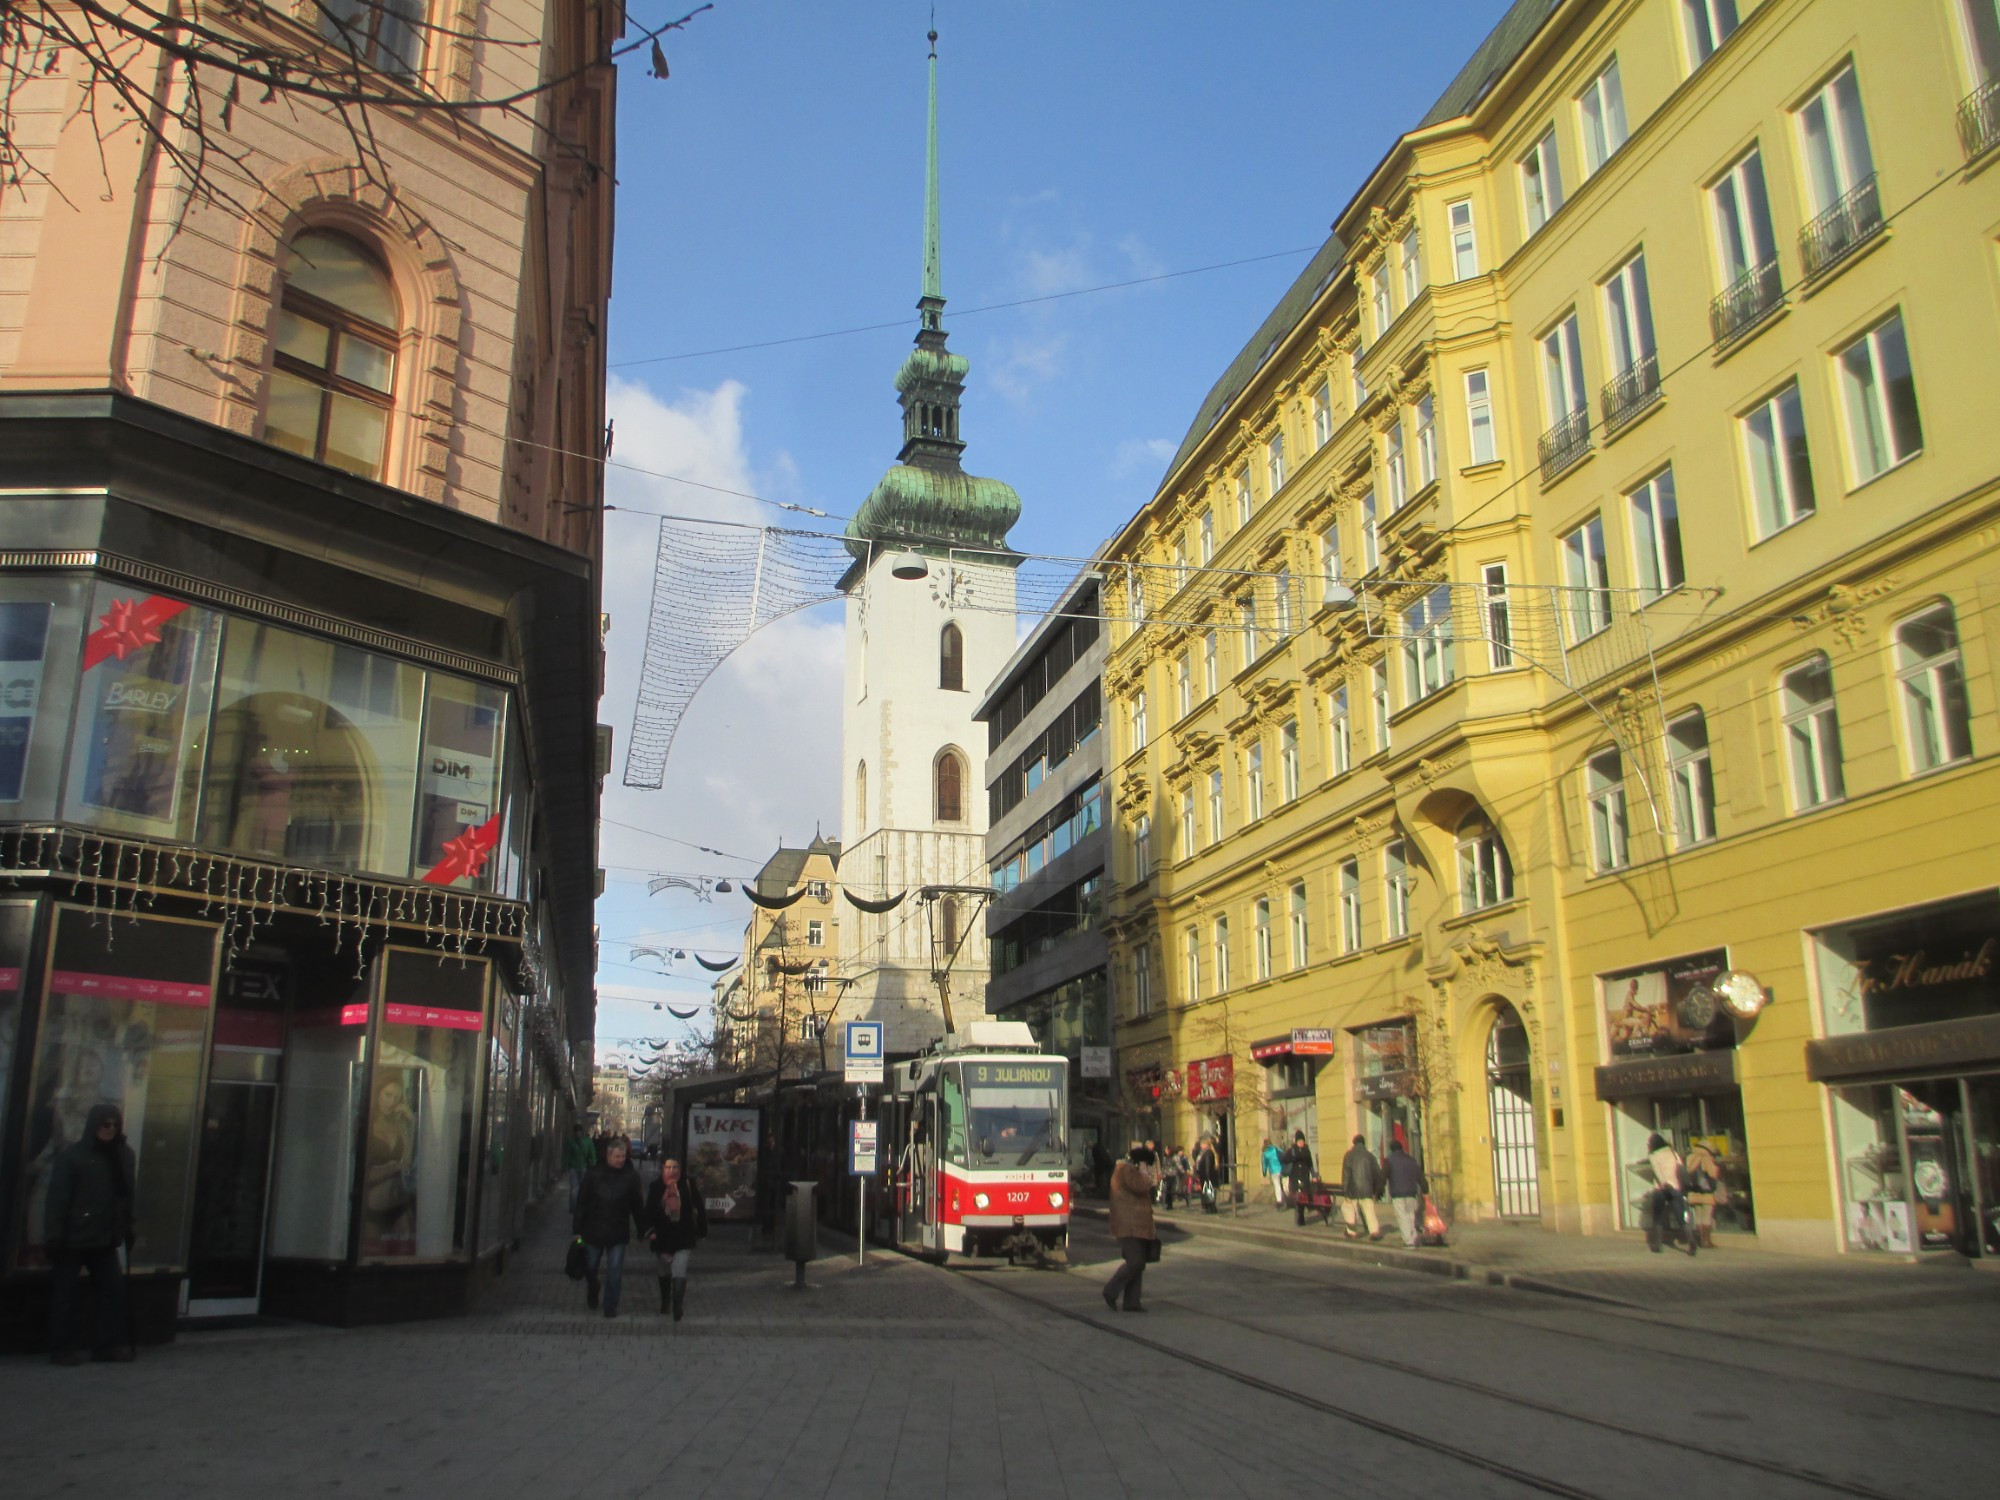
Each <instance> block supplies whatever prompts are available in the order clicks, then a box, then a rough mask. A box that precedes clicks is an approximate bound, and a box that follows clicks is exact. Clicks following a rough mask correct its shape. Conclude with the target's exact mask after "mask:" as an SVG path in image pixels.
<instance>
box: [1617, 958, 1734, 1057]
mask: <svg viewBox="0 0 2000 1500" xmlns="http://www.w3.org/2000/svg"><path fill="white" fill-rule="evenodd" d="M1728 967H1729V955H1728V954H1727V953H1725V952H1723V951H1722V950H1721V949H1716V950H1714V951H1712V952H1708V953H1697V954H1693V955H1691V956H1690V957H1687V958H1677V959H1673V960H1670V961H1669V962H1667V963H1664V964H1659V965H1657V966H1655V967H1652V968H1646V969H1627V970H1625V971H1624V972H1622V973H1618V974H1606V975H1603V976H1602V977H1601V978H1600V979H1599V980H1598V984H1599V987H1600V989H1601V991H1602V993H1603V996H1604V1024H1605V1033H1606V1035H1607V1036H1608V1038H1609V1039H1610V1043H1611V1055H1612V1056H1613V1057H1661V1056H1667V1055H1671V1054H1673V1053H1678V1052H1698V1051H1706V1050H1708V1049H1710V1048H1714V1047H1728V1046H1733V1045H1734V1043H1735V1039H1736V1031H1735V1023H1734V1022H1733V1021H1731V1020H1730V1018H1729V1013H1728V1011H1726V1010H1725V1009H1724V1008H1723V1006H1722V1004H1721V1002H1720V1001H1719V1000H1717V999H1716V996H1715V992H1714V991H1713V990H1712V989H1710V988H1709V985H1710V984H1711V982H1712V981H1713V980H1714V979H1715V977H1716V976H1717V975H1719V974H1721V973H1722V971H1723V970H1725V969H1727V968H1728Z"/></svg>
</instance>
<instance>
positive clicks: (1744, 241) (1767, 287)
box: [1708, 146, 1784, 342]
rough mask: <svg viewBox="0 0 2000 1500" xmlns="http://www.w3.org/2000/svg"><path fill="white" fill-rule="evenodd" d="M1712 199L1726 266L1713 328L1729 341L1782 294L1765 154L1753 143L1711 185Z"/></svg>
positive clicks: (1717, 244) (1718, 253)
mask: <svg viewBox="0 0 2000 1500" xmlns="http://www.w3.org/2000/svg"><path fill="white" fill-rule="evenodd" d="M1708 203H1709V209H1710V211H1711V212H1712V213H1713V214H1714V215H1715V248H1716V257H1717V260H1718V261H1719V263H1720V265H1721V268H1722V295H1721V296H1720V297H1718V298H1717V299H1716V301H1715V306H1714V309H1713V312H1712V314H1711V320H1710V321H1711V325H1712V326H1711V331H1712V332H1713V333H1714V334H1715V337H1716V339H1717V340H1718V341H1721V342H1726V341H1728V340H1729V339H1732V338H1734V337H1736V336H1737V335H1738V334H1740V333H1742V332H1744V331H1746V330H1747V329H1749V328H1750V327H1751V326H1753V325H1754V324H1756V323H1758V322H1759V321H1761V320H1762V319H1763V318H1764V317H1765V316H1766V315H1767V314H1769V313H1772V312H1775V311H1776V310H1777V308H1778V306H1779V305H1780V304H1781V302H1782V301H1783V299H1784V286H1783V282H1782V278H1781V277H1780V276H1779V274H1778V237H1777V234H1776V232H1775V231H1774V230H1773V229H1772V228H1771V200H1770V195H1769V194H1768V193H1767V192H1766V190H1765V186H1764V158H1763V155H1762V153H1761V152H1760V151H1759V150H1758V149H1757V148H1756V147H1755V146H1752V147H1751V148H1750V150H1749V151H1747V152H1746V153H1744V155H1743V156H1741V157H1739V158H1738V159H1737V161H1736V163H1735V164H1734V165H1733V166H1731V167H1730V169H1729V170H1728V171H1727V172H1725V173H1723V174H1722V176H1721V177H1720V178H1718V179H1717V180H1716V182H1715V184H1714V185H1713V186H1712V187H1710V188H1709V190H1708Z"/></svg>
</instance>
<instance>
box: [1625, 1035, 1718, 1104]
mask: <svg viewBox="0 0 2000 1500" xmlns="http://www.w3.org/2000/svg"><path fill="white" fill-rule="evenodd" d="M1735 1087H1736V1054H1735V1052H1733V1051H1732V1050H1730V1049H1729V1048H1726V1047H1725V1048H1722V1049H1720V1050H1718V1051H1714V1052H1683V1053H1681V1054H1680V1055H1678V1056H1668V1057H1633V1058H1626V1059H1624V1060H1622V1061H1620V1062H1614V1063H1612V1064H1610V1065H1609V1066H1608V1067H1602V1068H1599V1069H1598V1070H1597V1097H1598V1098H1599V1099H1604V1100H1611V1099H1637V1098H1643V1097H1647V1096H1651V1095H1658V1094H1702V1093H1714V1092H1716V1091H1717V1090H1720V1089H1732V1088H1735Z"/></svg>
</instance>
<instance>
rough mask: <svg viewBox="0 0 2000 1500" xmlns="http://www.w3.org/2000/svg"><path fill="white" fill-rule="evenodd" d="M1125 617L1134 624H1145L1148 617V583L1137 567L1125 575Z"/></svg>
mask: <svg viewBox="0 0 2000 1500" xmlns="http://www.w3.org/2000/svg"><path fill="white" fill-rule="evenodd" d="M1125 618H1126V619H1128V620H1130V621H1131V622H1132V623H1133V624H1134V625H1140V624H1143V623H1144V622H1145V619H1146V584H1145V580H1144V579H1143V578H1141V577H1140V575H1139V570H1138V569H1137V568H1133V569H1131V570H1129V571H1128V572H1127V573H1126V575H1125Z"/></svg>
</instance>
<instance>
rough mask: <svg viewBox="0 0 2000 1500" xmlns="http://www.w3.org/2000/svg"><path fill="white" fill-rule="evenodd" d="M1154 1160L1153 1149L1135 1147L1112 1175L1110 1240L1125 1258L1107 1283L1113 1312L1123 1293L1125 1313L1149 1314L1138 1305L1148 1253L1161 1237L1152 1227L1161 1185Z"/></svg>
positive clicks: (1108, 1303)
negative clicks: (1155, 1201)
mask: <svg viewBox="0 0 2000 1500" xmlns="http://www.w3.org/2000/svg"><path fill="white" fill-rule="evenodd" d="M1154 1160H1155V1158H1154V1154H1153V1151H1152V1149H1151V1148H1150V1147H1147V1146H1134V1147H1133V1148H1132V1150H1131V1154H1130V1155H1129V1156H1128V1157H1127V1158H1126V1160H1124V1161H1121V1162H1120V1163H1118V1165H1117V1167H1116V1168H1115V1169H1114V1170H1113V1171H1112V1173H1111V1214H1110V1217H1111V1237H1112V1238H1113V1239H1114V1240H1116V1241H1118V1253H1119V1255H1120V1256H1122V1257H1123V1261H1122V1263H1121V1264H1120V1265H1119V1267H1118V1269H1117V1270H1116V1271H1114V1272H1113V1273H1112V1276H1111V1279H1110V1280H1109V1281H1107V1282H1105V1283H1104V1305H1105V1306H1106V1307H1108V1308H1110V1309H1111V1310H1112V1311H1113V1312H1116V1311H1117V1310H1118V1304H1119V1294H1120V1293H1121V1292H1122V1293H1123V1294H1124V1303H1125V1311H1126V1312H1144V1311H1145V1310H1146V1309H1145V1308H1144V1307H1142V1306H1141V1305H1140V1303H1139V1284H1140V1283H1141V1282H1142V1281H1144V1280H1145V1277H1146V1260H1147V1256H1148V1252H1149V1250H1150V1248H1151V1246H1152V1245H1153V1244H1154V1243H1157V1242H1158V1240H1159V1237H1160V1236H1159V1232H1158V1231H1157V1230H1156V1229H1155V1228H1154V1227H1153V1189H1154V1188H1156V1187H1158V1186H1159V1183H1160V1174H1159V1172H1158V1171H1157V1170H1156V1169H1155V1167H1154Z"/></svg>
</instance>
